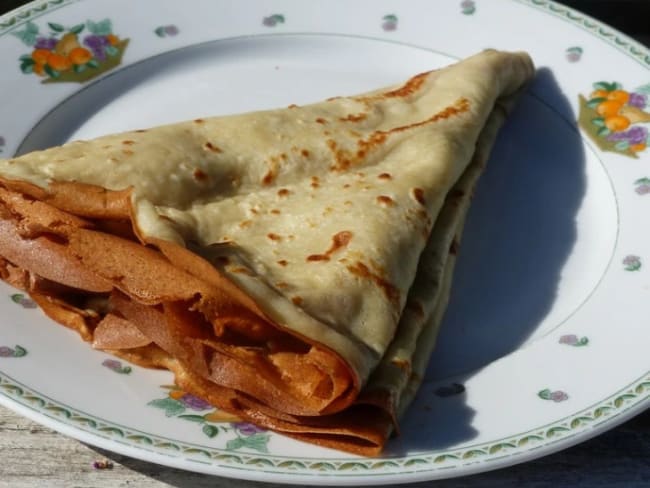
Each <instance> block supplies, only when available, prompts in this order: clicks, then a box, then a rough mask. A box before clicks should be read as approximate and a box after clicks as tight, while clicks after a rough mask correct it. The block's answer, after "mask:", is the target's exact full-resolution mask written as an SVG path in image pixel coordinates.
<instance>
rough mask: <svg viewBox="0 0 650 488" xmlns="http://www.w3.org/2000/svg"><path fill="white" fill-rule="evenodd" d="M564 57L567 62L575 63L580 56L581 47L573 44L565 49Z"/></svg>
mask: <svg viewBox="0 0 650 488" xmlns="http://www.w3.org/2000/svg"><path fill="white" fill-rule="evenodd" d="M565 55H566V59H567V61H568V62H569V63H577V62H578V61H580V58H581V57H582V48H581V47H580V46H573V47H570V48H568V49H567V50H566V51H565Z"/></svg>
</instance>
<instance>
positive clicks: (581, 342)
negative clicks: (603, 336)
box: [558, 334, 589, 347]
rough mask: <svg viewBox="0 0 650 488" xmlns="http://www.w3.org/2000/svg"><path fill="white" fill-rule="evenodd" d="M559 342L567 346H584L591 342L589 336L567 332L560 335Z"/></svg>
mask: <svg viewBox="0 0 650 488" xmlns="http://www.w3.org/2000/svg"><path fill="white" fill-rule="evenodd" d="M558 342H559V343H560V344H566V345H567V346H573V347H582V346H586V345H587V344H589V338H588V337H586V336H582V337H578V336H577V335H575V334H566V335H563V336H562V337H560V340H559V341H558Z"/></svg>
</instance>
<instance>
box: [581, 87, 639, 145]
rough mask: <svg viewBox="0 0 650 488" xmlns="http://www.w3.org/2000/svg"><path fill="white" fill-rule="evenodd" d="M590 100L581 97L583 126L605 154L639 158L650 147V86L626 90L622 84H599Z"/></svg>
mask: <svg viewBox="0 0 650 488" xmlns="http://www.w3.org/2000/svg"><path fill="white" fill-rule="evenodd" d="M593 88H594V90H593V91H592V92H591V94H590V95H589V97H588V98H587V97H584V96H582V95H580V96H579V100H580V115H579V119H578V121H579V124H580V126H581V127H582V129H583V130H584V131H585V132H586V133H587V134H589V136H590V137H591V139H592V140H593V141H594V142H595V143H596V145H597V146H598V147H599V148H600V149H602V150H603V151H612V152H616V153H618V154H623V155H626V156H631V157H633V158H636V157H637V153H639V152H641V151H644V150H645V149H646V147H647V146H648V144H649V143H650V138H649V136H648V128H647V126H646V125H645V124H647V123H648V122H650V112H648V111H646V109H649V110H650V107H648V95H649V94H650V84H647V85H644V86H641V87H639V88H636V89H635V90H632V91H628V90H624V89H623V86H622V85H621V84H620V83H618V82H615V81H613V82H607V81H598V82H596V83H594V84H593Z"/></svg>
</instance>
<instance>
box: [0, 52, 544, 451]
mask: <svg viewBox="0 0 650 488" xmlns="http://www.w3.org/2000/svg"><path fill="white" fill-rule="evenodd" d="M533 73H534V68H533V65H532V62H531V61H530V58H529V57H528V56H527V55H526V54H524V53H507V52H499V51H494V50H488V51H484V52H482V53H479V54H477V55H475V56H473V57H470V58H468V59H466V60H464V61H461V62H459V63H457V64H455V65H452V66H450V67H447V68H445V69H441V70H437V71H432V72H428V73H422V74H419V75H417V76H415V77H413V78H411V79H410V80H408V81H407V82H406V83H404V84H403V85H401V86H397V87H392V88H388V89H384V90H379V91H376V92H372V93H368V94H364V95H359V96H351V97H337V98H332V99H329V100H327V101H325V102H321V103H316V104H313V105H307V106H302V107H298V106H294V105H292V106H290V107H288V108H285V109H279V110H271V111H264V112H257V113H249V114H243V115H234V116H227V117H211V118H201V119H195V120H193V121H187V122H182V123H177V124H173V125H167V126H161V127H156V128H153V129H149V130H139V131H132V132H126V133H122V134H116V135H108V136H104V137H100V138H97V139H94V140H90V141H78V142H72V143H68V144H65V145H63V146H60V147H55V148H51V149H47V150H44V151H37V152H33V153H30V154H26V155H23V156H20V157H16V158H13V159H8V160H2V161H0V256H1V258H0V264H1V265H0V276H1V277H2V278H3V279H4V280H5V281H7V282H9V283H10V284H12V285H14V286H16V287H19V288H22V289H24V290H26V291H27V292H29V294H30V295H31V297H32V298H33V299H34V300H35V301H36V302H37V303H38V304H39V305H40V307H41V308H42V309H43V311H44V312H45V313H46V314H47V315H49V316H50V317H51V318H53V319H54V320H56V321H58V322H60V323H62V324H64V325H66V326H68V327H70V328H72V329H74V330H76V331H77V332H78V333H79V334H80V335H81V337H82V338H83V339H84V340H86V341H89V342H91V343H92V345H93V346H94V347H96V348H98V349H102V350H105V351H109V352H111V353H113V354H116V355H118V356H121V357H123V358H126V359H128V360H130V361H133V362H135V363H138V364H142V365H145V366H150V367H162V368H167V369H169V370H171V371H173V373H174V374H175V379H176V382H177V383H178V384H179V385H180V386H181V387H182V388H183V389H184V390H186V391H188V392H190V393H193V394H196V395H199V396H201V397H203V398H205V399H206V400H208V401H209V402H210V403H212V404H213V405H215V406H216V407H219V408H220V409H222V410H225V411H227V412H230V413H233V414H235V415H237V416H239V417H240V418H242V419H245V420H248V421H251V422H254V423H256V424H258V425H261V426H263V427H266V428H269V429H274V430H277V431H279V432H283V433H285V434H287V435H290V436H294V437H297V438H299V439H302V440H306V441H308V442H313V443H317V444H321V445H325V446H330V447H334V448H338V449H342V450H347V451H351V452H355V453H360V454H366V455H373V454H377V453H379V452H380V451H381V450H382V448H383V446H384V445H385V443H386V441H387V439H388V438H389V436H390V434H391V432H393V430H394V429H395V428H396V426H397V418H398V417H399V415H401V414H402V413H403V412H404V411H405V409H406V407H407V405H408V403H409V402H410V400H411V399H412V398H413V396H414V394H415V392H416V391H417V387H418V386H419V384H420V381H421V378H422V375H423V373H424V369H425V367H426V363H427V360H428V357H429V355H430V353H431V350H432V349H433V346H434V344H435V337H436V334H437V328H438V326H439V324H440V321H441V318H442V315H443V313H444V309H445V306H446V303H447V299H448V295H449V289H450V284H451V276H452V270H453V265H454V261H455V255H456V251H457V247H458V241H459V239H460V233H461V231H462V225H463V221H464V216H465V213H466V211H467V208H468V206H469V202H470V199H471V194H472V191H473V188H474V186H475V183H476V180H477V179H478V177H479V175H480V173H481V171H482V169H483V167H484V165H485V162H486V160H487V158H488V154H489V150H490V147H491V145H492V143H493V142H494V140H495V138H496V135H497V131H498V129H499V127H500V126H501V125H502V123H503V121H504V119H505V117H506V115H507V113H508V111H509V109H510V107H511V106H512V104H513V103H514V102H515V99H516V97H517V96H518V94H519V93H520V92H521V91H522V89H523V87H524V86H525V84H526V83H527V81H528V80H530V78H531V77H532V76H533Z"/></svg>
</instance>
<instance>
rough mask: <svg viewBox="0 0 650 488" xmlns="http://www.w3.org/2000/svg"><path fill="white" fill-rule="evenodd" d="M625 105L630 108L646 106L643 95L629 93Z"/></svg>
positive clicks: (645, 99)
mask: <svg viewBox="0 0 650 488" xmlns="http://www.w3.org/2000/svg"><path fill="white" fill-rule="evenodd" d="M627 104H628V105H630V106H632V107H637V108H645V107H646V104H647V98H646V96H645V95H644V94H643V93H634V92H633V93H630V98H629V99H628V101H627Z"/></svg>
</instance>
